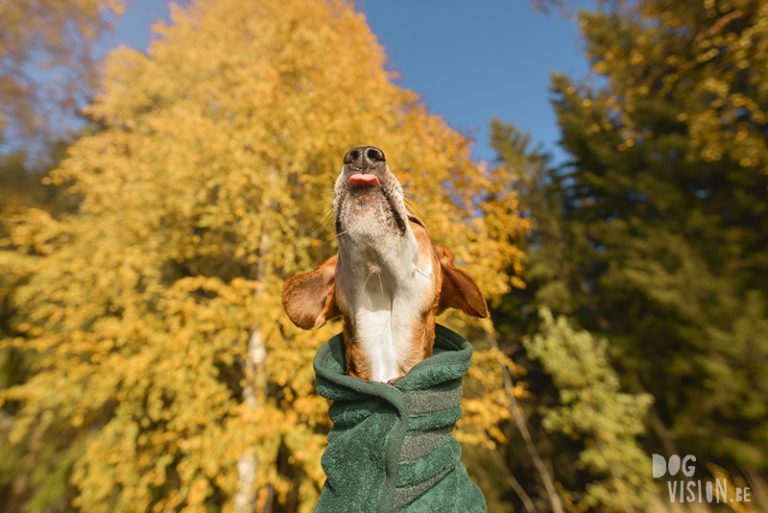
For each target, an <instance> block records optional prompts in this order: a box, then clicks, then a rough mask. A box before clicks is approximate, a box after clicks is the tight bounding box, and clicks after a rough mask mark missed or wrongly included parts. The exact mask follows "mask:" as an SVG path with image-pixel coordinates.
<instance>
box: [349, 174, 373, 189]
mask: <svg viewBox="0 0 768 513" xmlns="http://www.w3.org/2000/svg"><path fill="white" fill-rule="evenodd" d="M347 183H348V184H349V186H350V187H380V186H381V183H380V182H379V179H378V177H376V176H375V175H364V174H361V173H355V174H354V175H352V176H350V177H349V180H347Z"/></svg>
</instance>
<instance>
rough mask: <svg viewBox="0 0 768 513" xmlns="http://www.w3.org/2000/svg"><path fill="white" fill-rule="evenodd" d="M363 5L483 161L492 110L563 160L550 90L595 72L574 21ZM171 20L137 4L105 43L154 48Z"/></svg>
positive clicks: (160, 8)
mask: <svg viewBox="0 0 768 513" xmlns="http://www.w3.org/2000/svg"><path fill="white" fill-rule="evenodd" d="M592 3H593V2H592V1H591V0H581V1H575V2H573V1H572V2H570V4H571V5H576V6H589V5H591V4H592ZM357 6H358V8H359V9H360V10H361V11H363V12H364V13H365V14H366V17H367V19H368V23H369V24H370V26H371V28H372V29H373V31H374V33H375V34H376V35H377V37H378V38H379V42H380V43H381V44H382V45H383V46H384V48H385V49H386V51H387V54H388V55H389V60H390V67H391V68H392V69H394V70H396V71H398V72H399V73H400V77H401V78H400V79H399V84H400V85H402V86H404V87H406V88H408V89H411V90H413V91H416V92H417V93H419V94H420V95H421V97H422V99H423V101H424V103H425V104H426V105H427V106H428V108H429V110H430V112H432V113H435V114H439V115H441V116H443V117H444V118H445V119H446V120H447V121H448V123H449V124H450V125H451V126H452V127H454V128H455V129H457V130H459V131H461V132H462V133H464V134H466V135H469V136H470V137H472V138H473V139H474V140H475V141H476V145H475V150H474V156H475V157H476V158H478V159H492V158H493V152H492V150H491V149H490V147H489V146H488V122H489V120H490V119H491V117H493V116H496V117H499V118H501V119H502V120H504V121H508V122H513V123H515V124H516V125H518V126H519V127H520V128H522V129H523V130H525V131H528V132H530V133H531V134H532V135H533V140H534V142H537V143H541V144H542V145H543V146H544V148H545V149H546V150H547V151H549V152H551V153H553V155H554V156H555V158H556V159H557V160H560V159H561V158H562V157H563V154H562V153H561V152H560V151H559V150H558V148H557V140H558V128H557V124H556V122H555V117H554V113H553V111H552V108H551V106H550V105H549V92H548V88H549V77H550V74H551V73H552V72H555V71H556V72H562V73H567V74H569V75H571V76H575V77H581V76H583V75H584V74H585V73H586V70H587V62H586V59H585V58H584V54H583V51H582V43H581V41H580V39H579V35H578V27H577V25H576V23H575V22H574V21H573V20H572V19H570V18H569V17H566V16H561V15H557V14H550V15H546V14H543V13H540V12H536V11H535V10H534V9H533V7H532V6H531V4H530V2H528V1H527V0H475V1H473V2H468V1H458V0H449V1H446V0H442V1H440V0H358V1H357ZM167 19H168V8H167V5H166V2H164V1H158V0H129V2H128V8H127V9H126V12H125V14H124V15H123V16H122V17H121V18H120V19H119V21H118V25H117V29H116V31H115V33H114V34H113V35H111V36H110V37H108V38H107V39H106V40H105V41H104V44H103V48H104V50H108V49H109V48H113V47H115V46H117V45H118V44H126V45H128V46H132V47H134V48H137V49H141V50H145V49H146V47H147V43H148V41H149V40H150V37H151V25H152V24H153V23H154V22H156V21H158V20H167Z"/></svg>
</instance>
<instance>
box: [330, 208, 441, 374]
mask: <svg viewBox="0 0 768 513" xmlns="http://www.w3.org/2000/svg"><path fill="white" fill-rule="evenodd" d="M409 225H410V223H409ZM355 235H358V234H355ZM435 272H436V269H435V266H434V262H433V252H432V247H431V245H430V244H429V240H428V239H427V238H426V237H417V236H416V234H414V231H413V230H412V228H411V226H408V228H407V230H406V232H405V233H404V234H403V235H402V236H400V237H365V236H355V237H344V236H342V237H340V238H339V260H338V264H337V269H336V293H337V298H338V301H340V302H342V303H343V304H344V305H345V307H346V308H344V310H345V311H346V312H347V316H346V318H345V329H344V336H345V339H346V347H347V352H348V354H347V365H348V367H349V368H350V370H351V372H352V373H353V374H355V375H358V376H360V377H363V378H366V379H370V380H373V381H381V382H388V381H391V380H393V379H395V378H397V377H400V376H403V375H404V374H405V373H407V372H408V370H410V368H411V367H412V366H413V365H415V363H417V362H419V361H421V360H423V359H424V358H425V357H427V356H429V354H425V352H426V351H428V352H429V353H430V354H431V349H432V347H433V344H434V322H435V321H434V315H430V314H429V313H427V314H426V315H425V314H424V313H423V312H424V311H425V310H426V309H425V306H426V305H429V304H430V303H431V302H433V301H434V298H435V281H436V280H435V276H434V273H435ZM437 273H438V274H439V266H437Z"/></svg>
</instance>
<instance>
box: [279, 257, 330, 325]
mask: <svg viewBox="0 0 768 513" xmlns="http://www.w3.org/2000/svg"><path fill="white" fill-rule="evenodd" d="M335 276H336V257H335V256H334V257H331V258H329V259H328V260H326V261H325V262H324V263H323V264H322V265H321V266H320V267H318V268H317V269H315V270H314V271H309V272H306V273H301V274H297V275H296V276H294V277H293V278H291V279H290V280H288V281H287V282H285V285H284V286H283V294H282V296H281V299H282V302H283V308H284V309H285V313H287V314H288V317H289V318H290V319H291V321H293V323H294V324H295V325H296V326H298V327H299V328H303V329H305V330H311V329H313V328H319V327H320V326H322V325H323V324H325V321H327V320H328V319H330V318H331V317H335V316H337V315H340V313H341V312H339V309H338V306H336V297H335V288H336V286H335Z"/></svg>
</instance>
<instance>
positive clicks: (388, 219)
mask: <svg viewBox="0 0 768 513" xmlns="http://www.w3.org/2000/svg"><path fill="white" fill-rule="evenodd" d="M403 217H404V216H403V215H402V214H400V213H399V212H398V211H397V210H396V207H394V206H393V205H392V204H391V202H390V200H389V199H388V198H387V197H386V196H385V194H384V193H383V192H382V191H381V190H380V189H378V188H375V187H366V188H361V189H354V190H351V191H349V193H347V194H346V195H345V197H344V198H343V201H342V202H341V209H340V210H339V212H337V214H336V231H337V234H338V235H339V236H340V237H341V239H340V242H346V241H360V242H364V241H369V242H375V241H376V239H377V238H380V237H389V238H392V237H398V238H399V237H400V236H402V235H403V234H404V231H405V230H404V223H403V221H402V219H403Z"/></svg>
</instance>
